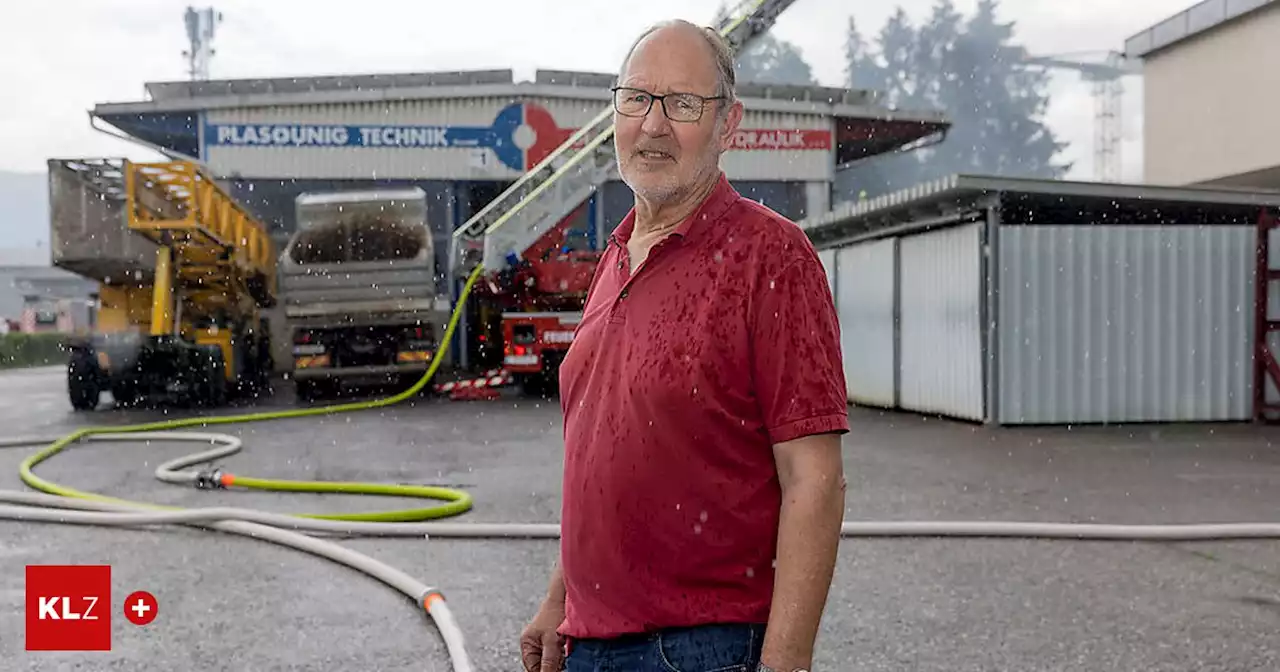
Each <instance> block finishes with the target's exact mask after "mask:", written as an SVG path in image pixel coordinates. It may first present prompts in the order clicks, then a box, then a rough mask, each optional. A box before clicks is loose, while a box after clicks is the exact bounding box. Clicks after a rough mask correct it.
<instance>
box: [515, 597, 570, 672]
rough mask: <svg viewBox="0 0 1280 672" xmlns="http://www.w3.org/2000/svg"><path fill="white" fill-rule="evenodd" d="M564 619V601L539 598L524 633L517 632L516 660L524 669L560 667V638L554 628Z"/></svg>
mask: <svg viewBox="0 0 1280 672" xmlns="http://www.w3.org/2000/svg"><path fill="white" fill-rule="evenodd" d="M562 622H564V601H563V600H561V601H560V602H559V603H557V602H556V601H555V600H554V599H550V598H548V599H547V600H545V601H543V603H542V606H541V607H540V608H539V609H538V613H537V614H536V615H534V617H533V620H532V621H530V622H529V625H527V626H525V629H524V632H522V633H520V660H521V662H523V663H524V669H525V672H560V670H562V669H564V657H565V651H564V644H565V642H564V638H563V637H561V636H560V633H558V632H556V629H557V628H559V627H560V624H561V623H562Z"/></svg>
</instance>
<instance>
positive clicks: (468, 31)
mask: <svg viewBox="0 0 1280 672" xmlns="http://www.w3.org/2000/svg"><path fill="white" fill-rule="evenodd" d="M933 1H934V0H899V1H898V2H896V3H893V2H883V1H880V2H871V1H868V0H796V2H795V4H794V5H792V7H791V8H790V9H788V10H787V11H786V12H785V13H784V14H783V15H782V16H781V17H780V19H779V20H778V23H777V25H776V26H775V28H774V34H775V35H777V36H778V37H780V38H783V39H786V40H788V41H790V42H792V43H794V44H795V45H797V46H798V47H799V48H800V50H801V51H802V53H803V54H804V56H805V58H806V60H808V62H809V63H810V64H811V65H812V66H813V69H814V74H815V76H816V77H817V78H818V80H819V83H820V84H822V85H827V86H842V85H844V76H845V73H844V54H843V49H844V32H845V27H846V25H847V21H848V18H849V17H850V16H853V17H854V18H856V20H857V22H858V24H859V26H860V29H861V31H862V32H863V34H864V35H868V34H873V33H875V32H876V31H878V30H879V28H880V26H881V25H883V23H884V21H885V19H887V18H888V17H889V15H890V14H891V13H892V12H893V11H894V9H895V7H897V6H899V5H900V6H902V7H903V8H904V9H905V10H906V11H907V13H908V15H909V16H911V17H912V18H913V19H917V20H919V19H923V18H924V17H925V16H927V14H928V12H929V9H930V7H931V6H932V4H933ZM188 4H189V3H188V2H183V1H179V0H45V1H43V2H18V3H6V5H7V6H6V7H5V8H4V9H3V10H0V18H3V19H4V20H0V84H3V86H4V89H5V91H6V93H7V94H8V93H13V94H15V95H12V96H10V95H6V98H8V100H7V101H6V102H5V104H4V105H0V170H11V171H42V170H43V168H44V164H45V161H46V160H47V159H49V158H68V157H87V156H125V157H130V158H146V159H150V158H155V157H154V155H152V154H150V153H149V152H147V151H146V150H140V149H139V148H137V146H136V145H132V144H129V143H126V142H123V141H120V140H116V139H114V138H111V137H110V136H107V135H104V134H102V133H101V132H99V131H96V130H93V129H92V128H91V127H90V126H89V117H88V114H87V112H88V111H89V110H90V109H91V108H92V107H93V105H94V104H95V103H100V102H125V101H133V100H142V99H144V89H143V85H144V84H145V83H146V82H150V81H170V80H182V79H185V78H186V76H187V75H186V66H187V63H186V59H185V58H184V57H183V55H182V53H183V51H184V50H185V49H186V48H187V46H188V44H187V38H186V29H185V27H184V25H183V13H184V11H185V9H186V7H187V6H188ZM209 4H212V6H214V7H215V8H217V9H218V10H220V11H221V12H222V14H223V20H222V22H221V24H219V25H218V27H217V33H216V35H215V37H214V47H215V49H216V54H215V55H214V58H213V60H212V63H211V68H210V75H211V77H212V78H214V79H225V78H243V77H290V76H308V75H331V74H355V73H373V72H422V71H433V70H454V69H464V70H469V69H489V68H504V69H505V68H510V69H512V70H514V71H515V74H516V77H517V78H518V79H519V78H531V77H532V75H533V71H534V70H535V69H538V68H543V69H563V70H589V71H598V72H614V71H616V69H617V66H618V63H619V62H620V61H621V59H622V56H623V53H624V52H625V50H626V48H627V47H628V46H629V44H630V42H631V41H632V39H633V38H634V36H635V35H636V34H637V33H639V32H640V31H641V30H643V29H644V27H645V26H647V25H649V24H651V23H653V22H655V21H658V20H661V19H666V18H672V17H681V18H687V19H690V20H693V21H698V22H701V23H707V22H709V21H710V20H711V17H712V16H713V15H714V13H715V10H716V7H717V6H718V5H719V4H720V3H719V0H646V1H643V2H640V1H621V0H609V1H605V0H592V1H588V0H556V1H554V2H553V1H552V0H526V1H524V2H516V1H514V0H471V1H469V2H464V3H457V4H454V5H453V7H452V8H447V7H445V3H444V2H442V1H441V0H436V1H433V2H427V1H422V0H401V1H398V2H395V1H392V0H360V1H359V2H350V1H343V0H310V1H303V0H267V1H262V0H257V1H255V0H206V2H204V3H200V4H197V5H196V6H197V7H204V6H208V5H209ZM1190 4H1193V3H1192V2H1191V1H1190V0H1125V1H1123V2H1117V1H1116V0H1072V1H1070V2H1066V1H1063V0H1003V2H1002V3H1001V4H1000V9H1001V16H1002V18H1003V19H1004V20H1011V21H1016V22H1017V25H1016V35H1015V39H1016V40H1017V41H1019V42H1020V43H1022V44H1023V45H1024V46H1026V47H1027V48H1028V49H1029V50H1030V51H1032V52H1033V53H1036V54H1041V55H1056V54H1064V53H1076V52H1098V51H1106V50H1119V49H1121V48H1122V47H1123V44H1124V40H1125V39H1126V38H1127V37H1129V36H1131V35H1133V34H1134V33H1137V32H1139V31H1141V30H1143V29H1145V28H1147V27H1149V26H1151V25H1153V24H1155V23H1157V22H1159V21H1161V20H1163V19H1165V18H1167V17H1169V16H1171V15H1173V14H1175V13H1177V12H1179V11H1181V10H1183V9H1185V8H1186V7H1187V6H1189V5H1190ZM975 5H976V0H956V6H957V8H958V9H959V10H960V11H962V12H965V13H968V12H971V11H972V9H973V7H974V6H975ZM1050 94H1051V96H1052V98H1051V100H1052V102H1051V106H1050V109H1049V112H1048V113H1047V115H1046V120H1047V121H1048V123H1049V124H1050V127H1051V128H1053V129H1054V131H1055V132H1056V133H1058V134H1059V136H1060V137H1061V138H1063V139H1065V140H1067V141H1069V142H1070V143H1071V147H1070V148H1069V149H1068V151H1067V152H1066V153H1065V154H1064V155H1063V158H1065V159H1067V160H1071V161H1074V162H1075V163H1076V167H1075V168H1074V170H1073V172H1072V173H1071V174H1069V175H1068V177H1069V178H1077V179H1090V178H1091V177H1092V176H1093V162H1092V137H1093V110H1094V104H1093V99H1092V96H1091V94H1090V87H1089V85H1088V84H1087V83H1085V82H1083V81H1081V79H1080V78H1079V76H1078V75H1076V74H1075V73H1071V72H1062V73H1057V74H1055V75H1054V77H1053V85H1052V87H1051V88H1050ZM1123 110H1124V118H1125V123H1124V137H1125V141H1124V144H1123V148H1122V155H1123V166H1124V167H1123V177H1124V178H1125V179H1133V180H1138V179H1140V177H1141V79H1140V77H1130V78H1127V79H1126V80H1125V95H1124V100H1123Z"/></svg>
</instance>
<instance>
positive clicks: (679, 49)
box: [614, 27, 741, 203]
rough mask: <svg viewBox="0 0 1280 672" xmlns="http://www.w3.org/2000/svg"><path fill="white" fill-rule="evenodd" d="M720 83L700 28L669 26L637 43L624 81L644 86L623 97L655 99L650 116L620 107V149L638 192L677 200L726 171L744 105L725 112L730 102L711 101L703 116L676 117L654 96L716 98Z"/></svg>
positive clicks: (671, 103) (627, 178) (671, 104)
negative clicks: (723, 161)
mask: <svg viewBox="0 0 1280 672" xmlns="http://www.w3.org/2000/svg"><path fill="white" fill-rule="evenodd" d="M716 84H717V72H716V65H715V58H714V56H713V54H712V51H711V48H710V46H708V45H707V44H706V43H705V41H704V40H703V38H702V36H701V35H699V34H698V33H697V32H696V30H694V29H690V28H687V27H669V28H663V29H660V30H658V31H656V32H654V33H653V34H651V35H649V36H648V37H646V38H645V39H644V40H643V41H642V42H641V43H640V45H639V46H638V47H637V48H636V50H635V52H634V53H633V54H632V56H631V60H630V62H629V63H628V64H627V65H626V72H624V73H622V79H621V80H620V81H619V86H622V87H627V88H629V89H637V90H638V91H623V92H620V94H621V95H623V96H631V97H633V100H637V101H644V102H647V100H650V99H651V100H652V101H653V104H652V106H651V107H650V109H649V113H648V114H647V115H645V116H643V117H633V116H627V115H624V114H621V113H619V112H618V111H617V110H615V111H614V121H615V124H616V126H615V129H614V148H615V151H616V152H617V157H618V167H619V171H620V172H621V174H622V179H623V181H624V182H626V183H627V185H628V186H630V187H631V189H632V191H634V192H635V193H636V195H637V196H638V197H640V198H642V199H644V200H646V201H649V202H652V203H665V202H670V201H673V200H676V199H679V198H680V197H682V196H684V195H685V194H687V193H688V191H689V190H690V189H692V188H693V187H695V186H696V185H698V184H700V183H702V182H703V181H704V180H706V179H708V178H709V177H710V176H711V175H717V174H719V159H720V153H721V152H722V151H723V148H724V147H725V146H726V145H727V143H728V141H729V138H730V137H731V136H732V135H733V133H734V131H735V130H736V129H737V125H738V122H739V120H740V118H741V104H740V103H735V104H734V105H733V108H732V109H730V110H728V114H722V112H723V111H724V108H723V107H722V106H723V105H725V104H726V102H725V101H723V100H710V101H707V103H706V106H705V108H704V109H703V110H702V116H701V117H700V118H698V120H697V121H673V120H671V119H669V118H667V115H666V114H665V113H664V111H663V105H662V102H661V101H659V100H657V99H653V98H651V96H663V95H667V94H672V93H693V94H697V95H699V96H702V97H704V98H714V97H715V96H716V94H717V86H716ZM666 102H667V105H668V108H669V109H670V111H671V114H672V116H677V110H676V107H677V105H678V103H677V101H676V100H674V99H670V98H669V99H667V101H666ZM640 109H641V111H643V105H641V108H640Z"/></svg>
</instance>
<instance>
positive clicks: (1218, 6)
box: [1124, 0, 1280, 58]
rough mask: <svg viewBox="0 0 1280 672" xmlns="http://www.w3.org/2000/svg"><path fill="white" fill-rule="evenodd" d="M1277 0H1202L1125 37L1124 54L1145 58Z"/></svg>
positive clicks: (1270, 4)
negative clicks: (1127, 37)
mask: <svg viewBox="0 0 1280 672" xmlns="http://www.w3.org/2000/svg"><path fill="white" fill-rule="evenodd" d="M1277 2H1280V0H1203V1H1202V2H1199V3H1197V4H1196V5H1193V6H1192V7H1189V8H1187V9H1185V10H1183V11H1181V12H1178V13H1177V14H1174V15H1173V16H1171V17H1169V18H1167V19H1165V20H1163V21H1161V22H1159V23H1157V24H1155V25H1154V26H1151V27H1150V28H1147V29H1146V30H1143V31H1142V32H1139V33H1137V34H1136V35H1133V36H1132V37H1130V38H1129V39H1127V40H1125V41H1124V53H1125V56H1128V57H1129V58H1146V57H1148V56H1150V55H1152V54H1154V53H1156V52H1157V51H1160V50H1162V49H1167V48H1169V47H1171V46H1173V45H1175V44H1178V43H1180V42H1183V41H1185V40H1188V39H1190V38H1192V37H1194V36H1197V35H1202V34H1204V33H1207V32H1209V31H1212V30H1215V29H1217V28H1218V27H1219V26H1222V25H1224V24H1226V23H1229V22H1231V21H1234V20H1236V19H1239V18H1240V17H1243V16H1245V15H1247V14H1251V13H1253V12H1255V11H1257V10H1259V9H1262V8H1264V7H1269V6H1272V5H1275V4H1276V3H1277Z"/></svg>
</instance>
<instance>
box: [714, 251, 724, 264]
mask: <svg viewBox="0 0 1280 672" xmlns="http://www.w3.org/2000/svg"><path fill="white" fill-rule="evenodd" d="M714 259H715V262H716V263H717V264H720V263H724V252H721V251H720V250H716V255H715V257H714Z"/></svg>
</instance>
